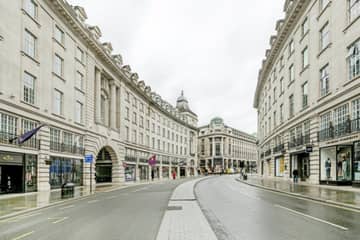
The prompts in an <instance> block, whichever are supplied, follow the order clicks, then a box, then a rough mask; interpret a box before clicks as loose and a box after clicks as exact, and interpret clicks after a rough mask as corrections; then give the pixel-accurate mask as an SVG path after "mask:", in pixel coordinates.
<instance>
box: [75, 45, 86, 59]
mask: <svg viewBox="0 0 360 240" xmlns="http://www.w3.org/2000/svg"><path fill="white" fill-rule="evenodd" d="M76 59H77V60H79V61H80V62H81V63H83V62H84V61H85V57H84V51H83V50H81V49H80V48H79V47H78V48H77V49H76Z"/></svg>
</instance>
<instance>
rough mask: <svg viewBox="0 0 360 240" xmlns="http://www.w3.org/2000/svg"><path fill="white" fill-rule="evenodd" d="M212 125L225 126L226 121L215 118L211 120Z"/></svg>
mask: <svg viewBox="0 0 360 240" xmlns="http://www.w3.org/2000/svg"><path fill="white" fill-rule="evenodd" d="M211 124H224V120H223V119H222V118H221V117H214V118H213V119H211Z"/></svg>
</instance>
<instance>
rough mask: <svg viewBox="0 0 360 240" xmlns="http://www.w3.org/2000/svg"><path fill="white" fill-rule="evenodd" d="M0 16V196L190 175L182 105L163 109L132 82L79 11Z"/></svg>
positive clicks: (191, 130)
mask: <svg viewBox="0 0 360 240" xmlns="http://www.w3.org/2000/svg"><path fill="white" fill-rule="evenodd" d="M0 16H1V21H0V193H8V192H10V193H11V192H31V191H47V190H50V189H56V188H59V187H61V185H62V184H64V183H65V182H69V181H71V182H73V183H75V184H76V185H78V186H81V185H84V186H90V185H92V186H95V184H96V182H98V183H104V182H111V183H121V182H124V181H140V180H148V179H150V178H151V172H153V173H154V176H155V177H156V178H168V177H169V176H170V173H171V172H172V171H175V172H177V175H178V176H190V175H194V174H195V173H196V171H195V169H196V168H197V165H198V163H197V159H196V153H197V116H196V114H195V113H193V112H192V111H191V110H190V108H189V106H188V101H187V99H186V98H185V97H184V95H183V94H181V96H180V97H179V99H178V101H177V106H173V105H171V104H170V103H168V102H167V101H165V100H164V99H162V98H161V96H160V95H159V94H157V93H156V92H155V91H153V90H152V89H151V87H150V86H147V85H146V84H145V82H144V81H142V80H139V76H138V74H137V73H136V72H134V71H132V70H131V67H130V66H129V65H126V64H124V63H123V59H122V56H121V55H119V54H114V53H113V49H112V46H111V43H109V42H101V30H100V29H99V27H97V26H90V25H88V24H87V23H86V19H87V15H86V12H85V10H84V9H83V8H82V7H79V6H71V5H70V4H68V3H67V1H64V0H22V1H1V2H0ZM41 124H45V126H43V127H42V128H41V129H40V131H39V132H38V133H37V134H36V136H34V137H32V138H31V139H30V140H29V141H27V142H25V143H24V144H19V143H18V140H17V139H15V137H16V136H19V135H21V134H22V133H24V132H27V131H29V130H31V129H34V128H35V127H37V126H40V125H41ZM154 155H155V156H156V159H157V164H156V165H155V166H154V167H150V166H149V165H148V159H149V158H150V157H152V156H154ZM84 158H86V159H87V160H89V161H86V162H85V161H84ZM91 159H92V161H91ZM90 162H92V163H90ZM90 173H91V174H90Z"/></svg>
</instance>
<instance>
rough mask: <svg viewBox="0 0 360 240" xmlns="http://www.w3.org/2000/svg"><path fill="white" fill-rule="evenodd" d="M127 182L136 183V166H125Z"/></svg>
mask: <svg viewBox="0 0 360 240" xmlns="http://www.w3.org/2000/svg"><path fill="white" fill-rule="evenodd" d="M125 181H126V182H131V181H136V165H135V164H126V166H125Z"/></svg>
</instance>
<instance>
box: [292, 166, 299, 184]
mask: <svg viewBox="0 0 360 240" xmlns="http://www.w3.org/2000/svg"><path fill="white" fill-rule="evenodd" d="M298 178H299V171H298V170H297V169H294V170H293V180H294V183H297V182H298Z"/></svg>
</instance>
